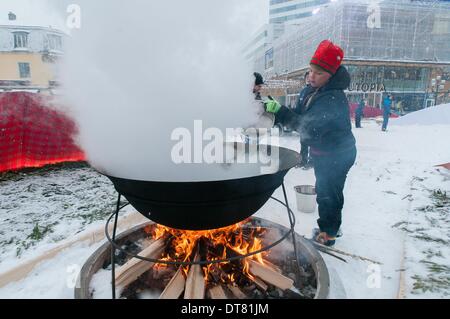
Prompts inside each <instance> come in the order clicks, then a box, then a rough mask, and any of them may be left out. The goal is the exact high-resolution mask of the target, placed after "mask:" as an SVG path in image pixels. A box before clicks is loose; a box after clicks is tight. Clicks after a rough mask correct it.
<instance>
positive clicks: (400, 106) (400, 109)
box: [396, 100, 405, 116]
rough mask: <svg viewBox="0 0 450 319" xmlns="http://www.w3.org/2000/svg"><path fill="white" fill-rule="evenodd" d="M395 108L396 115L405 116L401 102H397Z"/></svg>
mask: <svg viewBox="0 0 450 319" xmlns="http://www.w3.org/2000/svg"><path fill="white" fill-rule="evenodd" d="M396 107H397V112H398V115H399V116H403V115H404V114H405V110H404V109H403V101H402V100H398V102H397V105H396Z"/></svg>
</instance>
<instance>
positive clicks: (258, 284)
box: [253, 276, 269, 292]
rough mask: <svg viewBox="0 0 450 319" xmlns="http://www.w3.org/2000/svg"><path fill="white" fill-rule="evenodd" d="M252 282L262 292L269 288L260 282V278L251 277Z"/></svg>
mask: <svg viewBox="0 0 450 319" xmlns="http://www.w3.org/2000/svg"><path fill="white" fill-rule="evenodd" d="M253 277H254V278H253V282H254V283H255V284H256V285H257V286H258V288H259V289H260V290H262V291H264V292H266V291H267V289H269V287H268V286H267V285H266V283H265V282H264V281H262V280H261V278H259V277H255V276H253Z"/></svg>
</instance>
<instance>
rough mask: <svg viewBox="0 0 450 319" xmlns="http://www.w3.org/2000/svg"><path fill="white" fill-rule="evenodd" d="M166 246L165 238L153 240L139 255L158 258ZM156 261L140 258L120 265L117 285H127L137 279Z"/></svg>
mask: <svg viewBox="0 0 450 319" xmlns="http://www.w3.org/2000/svg"><path fill="white" fill-rule="evenodd" d="M164 248H165V241H164V239H163V238H161V239H158V240H157V241H155V242H153V243H152V244H151V245H150V246H149V247H147V248H145V249H144V250H143V251H141V252H140V253H139V255H138V256H141V257H145V258H158V257H160V256H161V254H162V253H163V251H164ZM153 264H154V263H151V262H147V261H144V260H140V259H138V258H132V259H130V260H129V261H128V262H127V263H126V264H125V265H123V266H122V267H120V268H119V269H118V270H117V273H116V286H117V287H126V286H128V285H129V284H131V283H132V282H133V281H135V280H136V279H137V278H138V277H139V276H140V275H142V274H143V273H145V272H146V271H147V270H149V269H150V267H151V266H152V265H153Z"/></svg>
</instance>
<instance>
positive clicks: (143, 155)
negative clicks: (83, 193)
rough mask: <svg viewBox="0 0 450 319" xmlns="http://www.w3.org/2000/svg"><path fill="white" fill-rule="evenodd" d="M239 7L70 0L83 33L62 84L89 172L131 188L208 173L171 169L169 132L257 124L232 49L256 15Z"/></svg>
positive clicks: (215, 2) (247, 73)
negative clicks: (130, 182) (132, 182)
mask: <svg viewBox="0 0 450 319" xmlns="http://www.w3.org/2000/svg"><path fill="white" fill-rule="evenodd" d="M241 2H242V1H240V0H227V1H220V0H196V1H176V2H175V3H174V2H173V1H170V2H166V1H144V0H131V1H126V2H124V1H122V0H96V1H87V0H84V1H78V4H79V5H80V7H81V9H82V25H81V29H79V30H74V31H73V32H72V35H71V37H70V39H69V41H68V43H67V45H66V56H65V59H64V61H63V64H62V68H61V71H62V72H61V78H62V82H63V83H64V96H65V97H66V98H67V101H66V103H67V104H68V105H70V107H71V113H72V114H71V115H72V116H73V117H74V118H75V120H76V122H77V124H78V127H79V136H78V137H77V140H78V142H79V144H80V146H81V147H82V148H83V150H84V151H85V152H86V153H87V156H88V160H89V161H90V162H91V164H92V165H93V166H94V167H96V168H98V169H99V170H101V171H103V172H105V173H107V174H110V175H114V176H117V177H125V178H132V179H138V180H159V181H171V180H178V181H190V180H203V179H208V177H210V176H208V175H211V174H212V175H214V174H216V173H215V170H216V169H218V167H216V168H215V169H205V167H201V166H196V165H184V164H182V165H175V164H173V163H172V161H171V149H172V147H173V146H174V144H175V143H176V142H174V141H171V133H172V131H173V130H174V129H176V128H178V127H185V128H188V129H192V128H193V124H194V120H203V127H205V128H207V127H217V128H219V129H221V130H223V131H225V128H235V127H246V126H247V125H250V124H251V123H255V122H256V113H257V111H259V110H255V106H254V103H253V94H252V92H251V89H252V82H253V81H254V78H253V75H252V74H253V70H252V68H251V67H250V66H249V65H248V64H247V63H246V61H245V59H244V57H243V56H242V52H241V49H242V44H243V41H242V40H246V39H248V38H250V35H251V34H250V32H251V31H253V30H252V29H250V27H251V24H252V23H253V21H254V20H255V16H257V15H261V14H264V13H261V12H258V11H257V10H258V9H259V7H258V6H255V7H251V6H248V4H247V7H246V9H245V10H244V9H243V8H242V6H243V4H242V3H241ZM252 3H256V2H255V1H253V2H252ZM249 9H250V10H249ZM226 173H227V172H226V171H224V174H226Z"/></svg>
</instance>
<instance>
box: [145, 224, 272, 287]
mask: <svg viewBox="0 0 450 319" xmlns="http://www.w3.org/2000/svg"><path fill="white" fill-rule="evenodd" d="M245 224H247V221H244V222H241V223H238V224H235V225H233V226H229V227H225V228H220V229H214V230H205V231H184V230H177V229H172V228H168V227H165V226H161V225H157V226H155V227H153V229H152V230H151V231H150V229H149V230H148V231H147V230H146V232H147V233H151V236H152V238H153V239H154V240H158V239H161V238H168V240H169V247H168V249H166V253H165V254H164V256H163V259H164V260H167V261H184V262H189V261H192V260H194V258H195V256H196V255H199V256H201V259H202V260H205V259H207V260H223V259H227V258H230V257H236V256H238V255H241V256H242V255H247V254H249V253H252V252H255V251H258V250H260V249H262V247H263V245H262V240H261V239H260V237H261V235H262V234H264V232H265V229H263V228H261V227H257V228H255V227H252V228H248V227H244V225H245ZM251 258H252V259H254V260H255V261H257V262H259V263H261V264H264V258H263V253H259V254H256V255H254V256H252V257H251ZM239 263H240V267H239V268H240V271H241V272H242V273H243V274H244V275H245V276H247V277H249V278H251V279H253V276H252V275H251V274H250V271H249V269H250V265H249V262H248V258H246V259H243V260H239V261H237V262H228V261H227V262H222V263H219V264H208V265H205V266H203V267H202V269H203V274H204V278H205V281H210V280H212V277H215V280H220V281H221V282H222V283H235V282H236V268H237V267H236V266H237V264H239ZM156 266H157V267H164V265H156ZM183 271H184V273H185V274H186V275H187V273H188V271H189V266H187V267H183ZM217 277H219V278H217Z"/></svg>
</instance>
